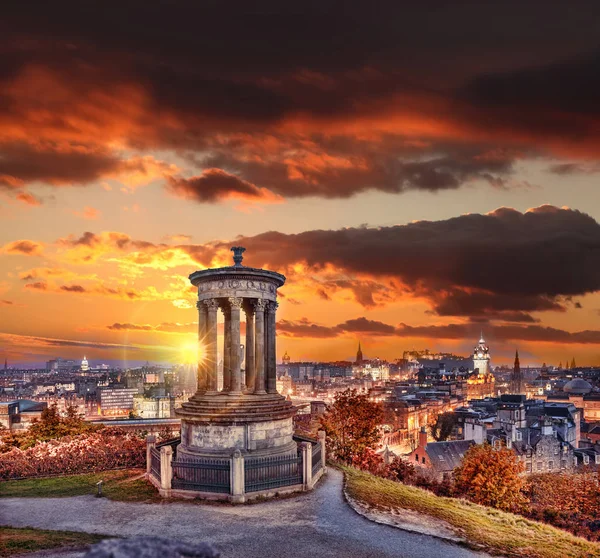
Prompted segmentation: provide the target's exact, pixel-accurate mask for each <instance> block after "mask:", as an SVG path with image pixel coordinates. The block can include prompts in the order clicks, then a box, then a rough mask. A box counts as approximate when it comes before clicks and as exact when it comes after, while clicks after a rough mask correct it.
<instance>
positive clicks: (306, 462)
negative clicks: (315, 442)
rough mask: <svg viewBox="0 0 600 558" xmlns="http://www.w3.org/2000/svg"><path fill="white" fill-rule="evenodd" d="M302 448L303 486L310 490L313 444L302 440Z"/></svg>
mask: <svg viewBox="0 0 600 558" xmlns="http://www.w3.org/2000/svg"><path fill="white" fill-rule="evenodd" d="M300 450H301V454H302V485H303V487H302V488H303V489H304V490H310V489H311V488H312V444H311V443H310V442H302V443H301V444H300Z"/></svg>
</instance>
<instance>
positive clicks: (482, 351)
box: [473, 332, 490, 374]
mask: <svg viewBox="0 0 600 558" xmlns="http://www.w3.org/2000/svg"><path fill="white" fill-rule="evenodd" d="M473 369H474V370H479V374H489V372H490V348H489V347H488V346H487V345H486V344H485V339H484V338H483V332H482V333H481V337H480V338H479V343H477V345H475V349H474V350H473Z"/></svg>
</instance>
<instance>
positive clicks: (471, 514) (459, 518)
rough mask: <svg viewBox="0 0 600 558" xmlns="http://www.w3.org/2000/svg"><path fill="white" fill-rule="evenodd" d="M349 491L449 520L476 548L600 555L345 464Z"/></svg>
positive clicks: (561, 557) (567, 556)
mask: <svg viewBox="0 0 600 558" xmlns="http://www.w3.org/2000/svg"><path fill="white" fill-rule="evenodd" d="M342 469H343V471H344V473H345V475H346V490H347V492H348V495H349V496H350V497H352V498H354V499H356V500H358V501H360V502H363V503H365V504H369V505H370V506H372V507H373V508H375V509H378V510H381V511H387V510H391V509H398V508H401V509H408V510H413V511H416V512H419V513H422V514H425V515H428V516H430V517H433V518H436V519H440V520H443V521H445V522H446V523H447V524H449V525H450V526H451V527H452V528H453V529H454V530H455V531H456V533H457V534H458V535H460V536H462V537H463V538H464V539H466V540H467V541H469V543H470V544H471V545H472V546H473V547H474V548H482V549H484V550H486V551H488V552H490V553H493V554H499V555H502V556H511V557H512V556H514V557H517V556H518V557H520V558H521V557H527V558H591V557H600V544H596V543H592V542H589V541H587V540H585V539H582V538H580V537H576V536H575V535H572V534H570V533H567V532H566V531H562V530H560V529H556V528H554V527H551V526H550V525H545V524H543V523H538V522H536V521H531V520H528V519H525V518H524V517H521V516H519V515H514V514H511V513H505V512H502V511H499V510H496V509H493V508H486V507H484V506H479V505H477V504H473V503H471V502H467V501H465V500H460V499H457V498H442V497H440V496H436V495H435V494H433V493H431V492H428V491H427V490H423V489H421V488H416V487H414V486H407V485H405V484H402V483H398V482H393V481H389V480H385V479H381V478H379V477H375V476H373V475H370V474H369V473H365V472H362V471H358V470H356V469H353V468H348V467H342Z"/></svg>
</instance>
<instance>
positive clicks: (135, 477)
mask: <svg viewBox="0 0 600 558" xmlns="http://www.w3.org/2000/svg"><path fill="white" fill-rule="evenodd" d="M143 473H144V471H143V470H142V469H123V470H118V471H104V472H102V473H90V474H87V475H66V476H62V477H51V478H46V479H25V480H14V481H6V482H3V483H0V498H61V497H66V496H83V495H88V494H91V495H93V494H96V493H97V488H96V483H97V482H98V481H100V480H102V481H104V484H103V486H102V493H103V495H104V496H105V497H107V498H109V499H111V500H118V501H121V502H158V501H161V498H160V496H159V495H158V493H157V491H156V489H155V488H154V487H153V486H152V485H151V484H150V483H149V482H148V481H147V480H145V479H144V478H143V477H142V478H140V477H141V475H143Z"/></svg>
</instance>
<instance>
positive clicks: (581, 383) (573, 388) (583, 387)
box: [563, 378, 592, 395]
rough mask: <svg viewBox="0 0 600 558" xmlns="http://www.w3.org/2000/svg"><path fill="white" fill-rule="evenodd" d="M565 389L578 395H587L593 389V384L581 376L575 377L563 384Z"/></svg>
mask: <svg viewBox="0 0 600 558" xmlns="http://www.w3.org/2000/svg"><path fill="white" fill-rule="evenodd" d="M563 391H566V392H567V393H573V394H576V395H586V394H588V393H590V392H591V391H592V384H590V383H589V382H586V381H585V380H582V379H581V378H575V379H573V380H571V381H570V382H567V383H566V384H565V385H564V386H563Z"/></svg>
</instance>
